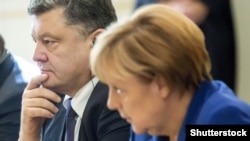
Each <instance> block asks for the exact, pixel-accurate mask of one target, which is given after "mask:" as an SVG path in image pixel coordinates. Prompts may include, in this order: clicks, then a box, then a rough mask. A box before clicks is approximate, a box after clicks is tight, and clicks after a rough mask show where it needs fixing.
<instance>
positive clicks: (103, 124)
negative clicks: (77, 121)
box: [42, 82, 129, 141]
mask: <svg viewBox="0 0 250 141" xmlns="http://www.w3.org/2000/svg"><path fill="white" fill-rule="evenodd" d="M61 96H62V97H64V96H63V95H61ZM107 97H108V87H107V86H106V85H104V84H102V83H100V82H99V83H98V84H97V85H96V87H95V89H94V91H93V92H92V94H91V96H90V98H89V100H88V103H87V105H86V108H85V110H84V115H83V119H82V122H81V127H80V132H79V141H128V139H129V124H128V123H127V122H126V121H125V120H123V119H121V118H120V115H119V113H118V112H117V111H110V110H108V108H107V106H106V103H107ZM58 107H59V109H60V110H59V112H58V113H57V114H56V115H55V117H54V118H53V119H51V120H50V119H48V120H47V121H46V122H45V124H44V128H43V131H42V138H43V141H62V140H63V136H64V133H63V132H64V121H65V113H66V110H65V109H64V107H63V104H62V103H60V104H59V105H58Z"/></svg>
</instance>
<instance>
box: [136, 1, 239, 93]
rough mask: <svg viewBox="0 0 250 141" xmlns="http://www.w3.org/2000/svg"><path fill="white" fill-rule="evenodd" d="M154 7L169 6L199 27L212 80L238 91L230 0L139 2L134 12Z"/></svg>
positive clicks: (235, 49)
mask: <svg viewBox="0 0 250 141" xmlns="http://www.w3.org/2000/svg"><path fill="white" fill-rule="evenodd" d="M152 3H160V4H166V5H169V6H171V7H172V8H174V9H175V10H177V11H179V12H181V13H183V14H184V15H186V16H187V17H188V18H190V19H191V20H192V21H193V22H195V23H196V24H197V25H198V26H199V27H200V29H201V30H202V31H203V34H204V35H205V37H206V39H205V43H206V48H207V50H208V53H209V55H210V58H211V62H212V69H211V74H212V76H213V78H214V79H217V80H222V81H224V82H225V83H226V84H227V85H228V86H229V87H230V88H231V89H233V90H236V78H237V65H236V62H237V60H236V59H237V58H236V55H237V48H236V38H235V30H234V17H233V9H232V6H231V0H136V1H135V7H134V9H137V8H139V7H141V6H143V5H147V4H152Z"/></svg>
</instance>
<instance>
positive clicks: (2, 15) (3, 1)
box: [0, 0, 250, 103]
mask: <svg viewBox="0 0 250 141" xmlns="http://www.w3.org/2000/svg"><path fill="white" fill-rule="evenodd" d="M112 1H113V4H114V6H115V8H116V11H117V15H118V19H121V18H123V17H127V16H129V15H130V14H131V13H132V11H133V8H134V5H135V1H134V0H112ZM28 2H29V0H0V34H2V36H3V37H4V39H5V43H6V48H8V49H9V50H10V51H11V52H13V53H14V54H16V55H19V56H21V57H23V58H24V59H26V60H28V61H30V62H32V63H34V62H33V61H32V53H33V50H34V43H33V40H32V38H31V35H30V25H31V20H30V17H29V16H28V14H27V11H26V7H27V5H28ZM231 4H232V8H233V18H234V26H235V27H234V28H235V35H236V52H237V54H236V56H237V58H236V60H237V62H236V73H237V74H236V76H237V77H236V88H235V91H236V93H237V95H238V96H239V97H240V98H241V99H243V100H245V101H247V102H248V103H250V94H248V92H250V85H249V83H250V73H249V72H250V55H249V54H250V36H249V35H250V27H249V25H250V16H249V13H250V7H249V6H250V0H231ZM52 28H53V27H52ZM0 75H1V72H0Z"/></svg>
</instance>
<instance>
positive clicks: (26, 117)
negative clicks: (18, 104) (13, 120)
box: [19, 74, 61, 141]
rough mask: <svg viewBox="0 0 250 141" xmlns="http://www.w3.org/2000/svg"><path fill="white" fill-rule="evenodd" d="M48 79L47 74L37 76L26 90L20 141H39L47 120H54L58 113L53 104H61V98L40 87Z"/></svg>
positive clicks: (23, 98) (23, 100)
mask: <svg viewBox="0 0 250 141" xmlns="http://www.w3.org/2000/svg"><path fill="white" fill-rule="evenodd" d="M47 79H48V75H46V74H42V75H39V76H36V77H34V78H33V79H32V80H31V81H30V83H29V84H28V85H27V87H26V88H25V90H24V93H23V96H22V111H21V129H20V133H19V141H39V140H40V131H41V128H42V125H43V123H44V121H45V119H46V118H52V117H53V116H54V114H56V113H57V112H58V108H57V107H56V106H55V105H54V104H53V102H54V103H59V102H60V101H61V98H60V97H59V96H58V95H57V94H56V93H55V92H53V91H51V90H49V89H46V88H44V87H40V84H41V83H42V82H44V81H46V80H47Z"/></svg>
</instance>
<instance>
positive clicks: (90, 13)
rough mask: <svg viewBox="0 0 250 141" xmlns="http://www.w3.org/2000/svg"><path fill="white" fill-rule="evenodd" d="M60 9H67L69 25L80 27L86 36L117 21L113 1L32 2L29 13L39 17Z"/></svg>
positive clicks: (54, 0) (66, 15) (66, 0)
mask: <svg viewBox="0 0 250 141" xmlns="http://www.w3.org/2000/svg"><path fill="white" fill-rule="evenodd" d="M58 7H63V8H64V9H65V10H64V15H65V17H66V20H67V24H68V25H76V26H79V27H80V29H81V31H82V32H83V34H85V35H88V34H90V33H91V32H93V31H95V30H96V29H98V28H103V29H104V28H106V27H107V26H108V25H109V24H111V23H112V22H115V21H116V20H117V16H116V13H115V9H114V7H113V5H112V2H111V0H30V4H29V6H28V13H29V14H30V15H39V14H43V13H45V12H47V11H49V10H52V9H54V8H58Z"/></svg>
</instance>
